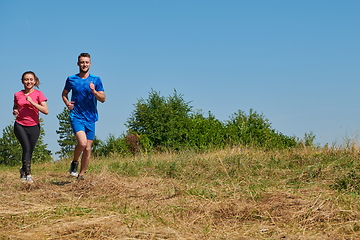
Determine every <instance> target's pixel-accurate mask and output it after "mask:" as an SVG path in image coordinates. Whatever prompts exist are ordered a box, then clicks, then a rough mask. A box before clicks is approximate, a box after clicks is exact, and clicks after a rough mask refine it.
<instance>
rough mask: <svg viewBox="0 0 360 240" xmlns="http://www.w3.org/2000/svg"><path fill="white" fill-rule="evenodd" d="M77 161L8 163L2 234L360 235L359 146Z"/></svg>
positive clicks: (1, 200)
mask: <svg viewBox="0 0 360 240" xmlns="http://www.w3.org/2000/svg"><path fill="white" fill-rule="evenodd" d="M69 163H70V161H69V160H61V161H58V162H55V163H46V164H34V165H33V170H32V171H33V176H34V179H35V183H33V184H24V183H20V181H19V174H18V168H19V166H17V167H4V166H2V167H0V183H1V185H0V188H1V189H0V194H1V197H0V219H1V221H0V229H1V231H0V239H360V211H359V193H360V171H359V170H360V168H359V157H358V151H357V150H356V149H355V148H351V149H348V148H346V149H345V148H344V149H340V148H338V149H335V148H332V149H325V148H322V149H316V148H301V149H293V150H286V151H285V150H284V151H263V150H259V149H251V148H245V147H238V148H232V149H227V150H222V151H214V152H209V153H202V154H198V153H193V152H184V153H181V154H171V153H168V154H166V153H163V154H154V155H149V156H136V157H133V158H130V157H129V158H120V157H117V156H113V157H111V158H106V159H92V160H91V162H90V167H89V170H88V172H87V174H86V179H85V180H84V181H79V182H78V181H76V180H75V179H74V178H71V177H69V176H68V173H67V171H68V166H69Z"/></svg>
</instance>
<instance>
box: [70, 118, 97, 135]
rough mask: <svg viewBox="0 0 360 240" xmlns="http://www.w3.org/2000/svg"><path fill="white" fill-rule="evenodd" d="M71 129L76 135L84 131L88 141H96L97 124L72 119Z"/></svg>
mask: <svg viewBox="0 0 360 240" xmlns="http://www.w3.org/2000/svg"><path fill="white" fill-rule="evenodd" d="M70 122H71V127H72V129H73V132H74V133H77V132H79V131H84V132H85V134H86V138H87V139H88V140H94V139H95V123H94V122H87V121H83V120H80V119H71V120H70Z"/></svg>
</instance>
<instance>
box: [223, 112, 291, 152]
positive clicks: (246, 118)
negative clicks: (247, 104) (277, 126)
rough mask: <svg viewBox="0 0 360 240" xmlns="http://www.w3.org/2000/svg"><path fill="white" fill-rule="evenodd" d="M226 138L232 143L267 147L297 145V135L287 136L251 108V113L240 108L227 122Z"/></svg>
mask: <svg viewBox="0 0 360 240" xmlns="http://www.w3.org/2000/svg"><path fill="white" fill-rule="evenodd" d="M225 128H226V135H227V137H226V139H227V140H228V142H229V143H230V144H232V145H234V144H243V145H253V146H259V147H266V148H284V147H294V146H296V145H297V141H296V138H295V137H289V136H285V135H284V134H282V133H279V132H277V131H275V130H274V129H272V127H271V123H270V122H269V119H267V118H266V117H265V116H264V115H263V114H258V113H257V112H256V111H254V110H253V109H250V111H249V114H246V113H245V112H244V111H241V110H239V111H238V112H236V113H234V114H233V115H232V116H231V118H230V120H228V121H227V122H226V124H225Z"/></svg>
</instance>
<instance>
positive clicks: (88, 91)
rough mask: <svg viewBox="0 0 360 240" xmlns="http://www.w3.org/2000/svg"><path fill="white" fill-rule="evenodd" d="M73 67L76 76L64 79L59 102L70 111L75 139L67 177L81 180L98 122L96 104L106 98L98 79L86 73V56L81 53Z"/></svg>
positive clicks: (87, 58) (87, 60) (88, 59)
mask: <svg viewBox="0 0 360 240" xmlns="http://www.w3.org/2000/svg"><path fill="white" fill-rule="evenodd" d="M77 65H78V66H79V73H78V74H76V75H73V76H69V77H68V78H67V79H66V82H65V87H64V90H63V92H62V99H63V101H64V103H65V105H66V106H67V108H68V109H69V110H70V122H71V127H72V129H73V132H74V134H75V137H76V140H77V145H76V147H75V150H74V159H73V161H72V162H71V164H70V171H69V172H70V175H71V176H74V177H77V179H78V180H83V179H84V174H85V172H86V169H87V167H88V165H89V161H90V154H91V146H92V143H93V141H94V138H95V122H96V121H98V111H97V101H100V102H102V103H103V102H105V100H106V96H105V92H104V87H103V84H102V81H101V79H100V77H97V76H94V75H92V74H90V73H89V70H90V66H91V59H90V54H88V53H81V54H80V55H79V56H78V62H77ZM70 91H72V94H71V101H69V98H68V94H69V92H70ZM81 154H82V156H81V166H80V172H79V173H78V159H79V157H80V155H81Z"/></svg>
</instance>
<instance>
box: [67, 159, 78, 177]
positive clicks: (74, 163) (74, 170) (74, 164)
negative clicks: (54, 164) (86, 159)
mask: <svg viewBox="0 0 360 240" xmlns="http://www.w3.org/2000/svg"><path fill="white" fill-rule="evenodd" d="M78 165H79V162H78V161H72V162H71V164H70V170H69V173H70V175H71V176H73V177H77V176H78V175H79V174H78V172H77V171H78Z"/></svg>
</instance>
